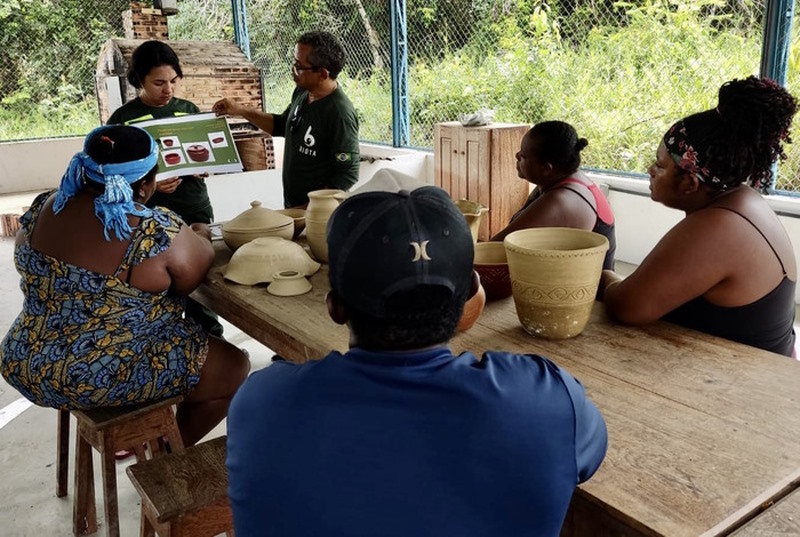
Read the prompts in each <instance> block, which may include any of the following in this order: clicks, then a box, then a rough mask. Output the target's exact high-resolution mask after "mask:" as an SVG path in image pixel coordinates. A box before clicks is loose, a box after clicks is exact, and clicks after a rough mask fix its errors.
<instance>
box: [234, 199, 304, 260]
mask: <svg viewBox="0 0 800 537" xmlns="http://www.w3.org/2000/svg"><path fill="white" fill-rule="evenodd" d="M271 236H275V237H281V238H284V239H288V240H292V237H293V236H294V221H293V220H292V218H291V217H290V216H287V215H285V214H281V213H279V212H278V211H273V210H272V209H267V208H266V207H262V206H261V202H260V201H258V200H256V201H251V202H250V208H249V209H247V210H246V211H243V212H242V213H241V214H239V216H237V217H236V218H234V219H233V220H231V221H229V222H225V223H224V224H222V240H224V241H225V244H227V245H228V248H230V249H231V250H236V249H237V248H239V247H240V246H242V245H243V244H246V243H248V242H250V241H252V240H253V239H257V238H259V237H271Z"/></svg>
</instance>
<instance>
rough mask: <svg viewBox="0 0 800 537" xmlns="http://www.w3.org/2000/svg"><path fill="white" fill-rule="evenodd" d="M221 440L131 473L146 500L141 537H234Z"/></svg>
mask: <svg viewBox="0 0 800 537" xmlns="http://www.w3.org/2000/svg"><path fill="white" fill-rule="evenodd" d="M225 441H226V437H225V436H221V437H219V438H214V439H213V440H209V441H208V442H203V443H201V444H197V445H196V446H192V447H189V448H186V449H185V450H184V451H182V452H180V453H172V454H170V455H167V456H166V457H159V458H158V459H153V460H149V461H141V462H137V463H136V464H132V465H131V466H128V468H127V469H126V471H127V472H128V477H130V478H131V481H132V482H133V486H134V487H135V488H136V490H137V491H138V492H139V495H141V497H142V526H141V533H140V536H141V537H152V536H153V535H154V532H155V533H157V534H158V535H159V537H187V536H191V537H211V536H213V535H218V534H220V533H223V532H224V533H225V534H226V535H229V536H233V513H232V512H231V504H230V501H229V500H228V470H227V469H226V468H225V453H226V449H225Z"/></svg>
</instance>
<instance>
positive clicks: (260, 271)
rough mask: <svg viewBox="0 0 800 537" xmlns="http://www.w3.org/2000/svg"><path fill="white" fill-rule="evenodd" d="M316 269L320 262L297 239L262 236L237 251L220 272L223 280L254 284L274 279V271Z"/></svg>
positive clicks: (304, 272)
mask: <svg viewBox="0 0 800 537" xmlns="http://www.w3.org/2000/svg"><path fill="white" fill-rule="evenodd" d="M318 270H319V263H317V262H316V261H314V260H313V259H311V257H309V255H308V254H307V253H306V251H305V250H304V249H303V247H302V246H300V245H299V244H297V243H296V242H292V241H290V240H287V239H282V238H280V237H261V238H258V239H255V240H253V241H250V242H248V243H247V244H245V245H244V246H242V247H241V248H239V249H238V250H236V252H234V254H233V255H232V256H231V260H230V262H229V263H228V264H227V265H226V266H225V268H224V269H223V270H222V275H223V276H224V277H225V279H226V280H231V281H233V282H236V283H241V284H244V285H255V284H257V283H263V282H271V281H273V279H274V277H275V274H276V273H278V274H279V273H282V272H286V271H290V272H296V273H299V274H300V275H302V276H311V275H312V274H314V273H315V272H317V271H318Z"/></svg>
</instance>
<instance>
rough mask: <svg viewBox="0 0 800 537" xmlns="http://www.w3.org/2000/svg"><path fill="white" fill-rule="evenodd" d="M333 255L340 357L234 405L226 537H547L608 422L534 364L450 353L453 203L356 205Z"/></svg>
mask: <svg viewBox="0 0 800 537" xmlns="http://www.w3.org/2000/svg"><path fill="white" fill-rule="evenodd" d="M328 251H329V261H330V267H329V268H330V273H329V274H330V284H331V291H330V293H329V295H328V298H327V303H328V311H329V313H330V316H331V318H332V319H333V320H334V321H336V322H337V323H347V325H348V327H349V329H350V335H351V337H350V350H349V351H348V352H347V353H345V354H341V353H339V352H335V351H334V352H331V353H330V354H328V355H327V356H326V357H325V358H324V359H322V360H318V361H312V362H308V363H305V364H302V365H295V364H292V363H289V362H286V361H277V362H275V363H273V364H272V365H271V366H270V367H268V368H266V369H263V370H261V371H259V372H256V373H254V374H253V375H251V376H250V378H249V379H248V380H247V381H246V382H245V384H244V385H243V387H242V388H241V389H240V390H239V392H238V393H237V394H236V396H235V398H234V401H233V403H232V404H231V408H230V411H229V413H228V459H227V466H228V472H229V483H230V484H229V495H230V499H231V504H232V507H233V514H234V522H235V529H236V535H237V537H249V536H260V535H271V536H282V535H286V536H319V535H332V536H333V535H335V536H337V537H341V536H351V535H352V536H365V535H376V536H377V535H379V536H382V537H386V536H389V537H392V536H397V537H409V536H412V535H413V536H415V537H419V536H428V535H430V536H436V537H440V536H443V535H454V536H456V535H457V536H459V537H469V536H503V537H513V536H523V535H524V536H530V535H536V536H557V535H558V534H559V530H560V528H561V525H562V523H563V520H564V516H565V514H566V512H567V507H568V505H569V502H570V498H571V497H572V493H573V491H574V489H575V486H576V485H577V484H578V483H581V482H583V481H585V480H587V479H589V478H590V477H591V476H592V475H593V474H594V472H595V471H596V470H597V468H598V467H599V466H600V463H601V462H602V460H603V457H604V456H605V451H606V444H607V433H606V427H605V423H604V421H603V418H602V416H601V415H600V412H599V411H598V410H597V408H596V407H595V406H594V404H592V402H591V401H589V399H588V398H587V397H586V394H585V392H584V389H583V387H582V386H581V385H580V383H578V381H576V380H575V379H574V378H573V377H572V376H570V375H569V374H568V373H566V372H565V371H563V370H561V369H560V368H559V367H558V366H556V365H555V364H554V363H552V362H551V361H549V360H547V359H546V358H544V357H541V356H537V355H519V354H511V353H506V352H500V351H489V352H486V353H484V354H483V356H482V357H481V358H480V359H479V358H477V357H476V356H475V355H474V354H472V353H463V354H460V355H458V356H456V355H453V354H452V353H451V352H450V350H449V348H448V346H447V344H448V341H449V340H450V338H452V336H453V334H454V333H455V331H456V327H457V325H458V320H459V318H460V316H461V312H462V309H463V306H464V302H465V301H466V300H467V298H468V296H469V295H470V294H471V293H472V292H474V290H475V288H476V287H477V283H478V281H477V278H476V277H475V276H473V270H472V261H473V243H472V236H471V234H470V231H469V228H468V226H467V224H466V222H465V220H464V217H463V216H462V214H461V213H460V211H459V210H458V209H457V208H456V207H455V205H454V204H453V203H452V201H451V200H450V198H449V197H448V195H447V194H446V193H445V192H444V191H443V190H441V189H439V188H436V187H431V186H426V187H422V188H417V189H415V190H413V191H412V192H408V191H400V192H398V193H390V192H366V193H363V194H357V195H353V196H351V197H350V198H348V199H347V200H345V201H344V202H343V203H342V204H341V205H340V206H339V208H338V209H337V210H336V212H335V213H334V214H333V216H332V218H331V220H330V223H329V228H328Z"/></svg>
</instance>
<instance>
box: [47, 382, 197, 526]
mask: <svg viewBox="0 0 800 537" xmlns="http://www.w3.org/2000/svg"><path fill="white" fill-rule="evenodd" d="M181 400H182V397H180V396H179V397H173V398H170V399H164V400H163V401H157V402H148V403H144V404H141V405H135V406H127V407H108V408H96V409H91V410H73V411H72V415H73V416H75V418H76V419H77V421H78V428H77V434H76V435H75V446H76V447H75V499H74V500H73V512H72V524H73V527H72V531H73V533H74V534H75V535H76V536H78V535H86V534H89V533H94V532H96V531H97V509H96V506H95V495H94V467H93V464H92V448H94V449H96V450H97V451H98V452H99V453H100V457H101V458H102V471H103V501H104V505H105V520H106V533H107V535H108V536H109V537H118V536H119V505H118V502H117V473H116V460H115V458H114V454H115V453H116V452H117V451H121V450H123V449H130V450H132V451H133V452H134V453H135V454H136V459H137V460H139V461H143V460H145V459H146V454H145V448H144V445H145V444H147V446H148V448H149V450H150V453H151V454H152V455H153V456H155V455H158V454H160V453H161V452H162V451H165V450H164V449H163V447H164V445H163V440H162V438H163V437H166V438H167V440H168V441H169V447H170V451H173V452H177V451H182V450H183V440H181V435H180V431H178V423H177V422H176V421H175V412H174V411H173V409H172V406H173V405H175V404H177V403H179V402H180V401H181ZM69 415H70V412H69V411H66V410H60V411H59V415H58V453H57V456H56V475H57V485H56V495H57V496H59V497H60V496H64V495H66V494H67V483H66V480H67V467H68V463H67V456H68V452H69Z"/></svg>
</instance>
